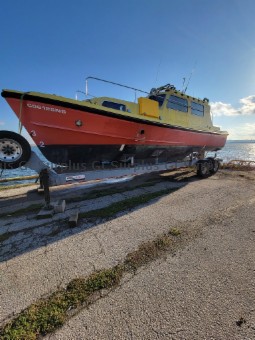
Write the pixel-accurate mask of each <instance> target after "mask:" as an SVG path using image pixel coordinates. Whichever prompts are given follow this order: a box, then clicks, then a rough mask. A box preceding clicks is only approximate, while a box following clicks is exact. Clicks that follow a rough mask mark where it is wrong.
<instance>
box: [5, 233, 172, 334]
mask: <svg viewBox="0 0 255 340" xmlns="http://www.w3.org/2000/svg"><path fill="white" fill-rule="evenodd" d="M171 245H172V240H171V235H170V232H168V233H165V234H162V235H160V236H158V237H156V238H155V239H154V240H151V241H148V242H145V243H143V244H141V245H140V246H139V247H138V249H137V250H135V251H133V252H131V253H129V254H128V255H127V256H126V258H125V260H124V262H123V263H122V264H119V265H117V266H114V267H112V268H109V269H103V270H100V271H96V272H94V273H92V274H91V275H90V276H89V277H88V278H76V279H74V280H72V281H71V282H69V284H68V285H67V286H66V288H65V289H60V290H58V291H56V292H54V293H53V294H51V295H50V296H49V297H48V298H45V299H41V300H39V301H38V302H37V303H34V304H32V305H30V306H29V307H28V308H27V309H25V310H24V311H22V312H21V313H20V314H19V315H18V316H17V317H16V318H15V319H13V320H12V321H11V322H9V323H8V324H6V325H5V326H4V327H2V328H1V329H0V338H1V339H2V340H34V339H37V338H38V337H39V336H44V335H46V334H49V333H52V332H53V331H55V330H56V329H58V328H59V327H61V326H62V325H64V323H65V322H66V321H67V320H68V319H69V318H70V315H71V313H70V311H71V310H74V311H75V310H76V311H77V310H79V308H82V307H84V306H87V305H89V304H90V303H93V299H92V297H93V295H94V294H95V293H96V292H98V291H101V290H102V289H110V288H113V287H116V286H118V285H119V284H120V281H121V278H122V277H123V275H124V273H125V272H129V271H130V270H131V271H136V270H137V269H138V268H139V267H141V266H143V265H146V264H148V263H149V262H151V261H153V260H155V259H157V258H158V257H159V256H161V255H162V254H163V253H164V252H166V251H167V250H169V249H170V248H171Z"/></svg>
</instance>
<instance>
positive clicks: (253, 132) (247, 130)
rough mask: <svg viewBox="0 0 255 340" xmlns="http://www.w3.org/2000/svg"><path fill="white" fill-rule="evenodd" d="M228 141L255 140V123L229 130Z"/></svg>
mask: <svg viewBox="0 0 255 340" xmlns="http://www.w3.org/2000/svg"><path fill="white" fill-rule="evenodd" d="M228 133H229V136H228V139H253V140H255V123H245V124H243V125H241V126H238V127H236V128H229V129H228Z"/></svg>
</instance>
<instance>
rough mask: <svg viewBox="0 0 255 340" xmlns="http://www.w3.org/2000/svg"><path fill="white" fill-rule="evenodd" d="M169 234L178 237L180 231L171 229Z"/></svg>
mask: <svg viewBox="0 0 255 340" xmlns="http://www.w3.org/2000/svg"><path fill="white" fill-rule="evenodd" d="M169 234H170V235H172V236H179V235H180V234H181V232H180V230H179V229H177V228H171V229H170V230H169Z"/></svg>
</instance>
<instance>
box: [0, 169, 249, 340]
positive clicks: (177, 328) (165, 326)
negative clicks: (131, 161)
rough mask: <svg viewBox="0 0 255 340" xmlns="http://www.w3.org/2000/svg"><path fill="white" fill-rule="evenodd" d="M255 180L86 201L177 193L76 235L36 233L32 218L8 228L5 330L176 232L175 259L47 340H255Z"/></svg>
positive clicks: (198, 183) (2, 305) (230, 179)
mask: <svg viewBox="0 0 255 340" xmlns="http://www.w3.org/2000/svg"><path fill="white" fill-rule="evenodd" d="M254 179H255V176H254V174H253V175H252V174H249V173H248V174H246V173H240V172H236V173H231V172H229V173H228V172H220V173H219V174H217V175H215V176H212V177H210V178H208V179H205V180H195V179H194V178H193V177H189V178H187V179H186V180H184V181H176V180H165V181H162V182H161V183H159V184H156V185H154V186H152V187H144V188H139V189H135V190H133V191H132V190H130V191H127V192H126V193H122V194H115V195H111V196H109V197H107V198H100V199H97V200H94V202H84V204H83V205H82V206H80V207H79V208H80V209H89V208H90V209H91V206H92V207H93V205H95V204H96V207H97V206H99V207H101V206H104V205H105V204H106V202H108V203H109V202H118V201H120V200H123V199H125V198H126V197H134V196H135V195H136V196H137V195H140V194H141V193H142V192H143V193H144V192H151V191H159V190H162V189H164V188H171V187H175V188H178V190H176V191H174V192H172V193H171V194H168V195H165V196H163V197H160V198H158V199H155V200H153V201H152V202H150V203H149V204H146V205H144V206H140V207H138V208H137V209H134V210H133V211H131V212H124V213H121V214H119V215H118V216H117V217H116V218H115V219H112V220H110V221H99V220H98V221H96V223H94V224H89V223H88V222H87V221H82V223H81V224H79V225H78V227H77V228H74V229H72V230H69V229H66V228H64V227H63V226H62V225H61V221H60V220H59V219H57V218H56V217H55V220H54V218H53V219H52V220H51V221H48V222H47V224H45V223H44V224H42V225H36V226H35V227H32V226H31V225H30V227H29V228H26V225H27V223H28V222H29V223H30V222H31V221H33V223H35V224H36V223H39V222H38V221H36V222H35V220H34V219H33V218H32V217H33V216H26V218H24V217H23V220H22V217H20V218H17V220H15V218H12V219H11V220H10V219H8V218H6V219H2V220H1V228H0V230H2V235H4V232H3V231H5V233H8V232H9V233H10V232H11V231H12V232H13V234H11V235H12V236H11V237H9V238H8V239H6V240H5V241H3V242H2V244H1V250H2V253H1V260H2V262H1V264H0V270H1V274H0V275H1V276H0V317H1V323H4V322H6V321H7V320H8V319H10V318H11V317H12V316H13V315H14V314H17V313H19V312H20V311H21V310H22V309H24V308H25V307H26V306H28V305H29V304H31V303H32V302H34V301H36V300H37V299H38V298H40V297H42V296H47V295H48V294H50V293H51V292H53V291H54V290H56V289H57V288H59V287H64V286H65V285H66V284H67V283H68V282H69V281H70V280H71V279H73V278H75V277H84V276H87V275H89V274H90V273H91V272H93V271H94V270H97V269H102V268H109V267H112V266H113V265H116V264H117V263H119V262H121V261H123V259H124V258H125V256H126V255H127V253H129V252H131V251H134V250H135V249H137V247H138V246H139V245H140V244H141V243H142V242H145V241H148V240H151V239H154V238H155V237H156V236H157V235H158V234H161V233H163V232H167V231H168V230H169V228H172V227H175V228H178V229H179V230H180V231H181V239H180V246H179V248H177V250H175V252H174V253H173V252H169V254H167V255H166V256H165V257H164V258H160V259H158V260H157V261H154V262H151V263H150V264H149V265H147V266H145V267H142V268H141V269H140V270H139V271H138V272H137V274H136V275H135V276H130V277H125V278H124V280H123V282H122V284H121V286H119V287H118V288H116V289H115V290H113V291H111V292H110V293H109V294H108V295H106V296H104V297H102V298H100V299H99V300H98V301H96V302H95V303H94V304H93V305H91V306H90V307H89V308H87V309H84V310H82V311H80V312H79V313H78V315H76V316H75V317H73V318H71V319H70V320H69V321H68V322H67V323H66V324H65V325H64V326H63V327H62V328H61V329H60V330H58V331H57V332H56V333H55V334H52V335H49V336H48V337H47V338H48V339H70V340H71V339H93V340H94V339H192V340H193V339H233V340H234V339H240V340H241V339H247V340H248V339H255V303H254V301H255V247H254V241H255V223H254V220H255V209H254V207H255V195H254V193H255V181H254ZM131 188H132V182H130V189H131ZM116 195H118V196H116ZM76 208H77V207H76ZM70 209H72V207H70ZM67 213H68V212H67ZM19 219H20V220H19ZM44 222H45V221H44ZM49 222H50V223H49ZM31 223H32V222H31ZM15 226H16V229H15ZM59 226H61V227H62V229H61V228H57V227H59ZM51 227H52V229H50V228H51ZM4 228H5V229H4ZM10 228H12V229H10ZM54 228H55V229H54ZM9 235H10V234H9ZM20 248H22V249H20ZM3 249H5V250H4V251H3Z"/></svg>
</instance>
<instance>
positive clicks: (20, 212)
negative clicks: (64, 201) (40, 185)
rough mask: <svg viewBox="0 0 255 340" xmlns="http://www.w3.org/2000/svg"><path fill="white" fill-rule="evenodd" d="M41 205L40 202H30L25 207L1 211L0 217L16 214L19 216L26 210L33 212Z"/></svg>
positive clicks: (14, 215) (15, 215)
mask: <svg viewBox="0 0 255 340" xmlns="http://www.w3.org/2000/svg"><path fill="white" fill-rule="evenodd" d="M42 207H43V204H42V203H36V204H31V205H29V206H27V207H26V208H22V209H18V210H15V211H12V212H8V213H2V214H0V218H1V217H17V216H21V215H24V214H25V213H28V212H33V211H35V210H39V209H41V208H42Z"/></svg>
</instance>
